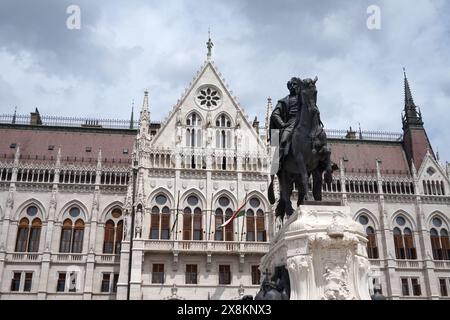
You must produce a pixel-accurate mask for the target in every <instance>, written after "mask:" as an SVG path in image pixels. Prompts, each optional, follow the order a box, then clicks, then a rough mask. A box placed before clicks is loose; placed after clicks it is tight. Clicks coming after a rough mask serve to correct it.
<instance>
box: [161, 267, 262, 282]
mask: <svg viewBox="0 0 450 320" xmlns="http://www.w3.org/2000/svg"><path fill="white" fill-rule="evenodd" d="M164 267H165V266H164V264H162V263H154V264H152V283H161V284H163V283H165V271H164ZM218 276H219V282H218V284H219V285H227V284H231V279H232V277H231V266H230V265H222V264H221V265H219V274H218ZM251 278H252V284H253V285H259V284H261V272H260V270H259V266H257V265H253V266H251ZM185 284H198V265H197V264H186V268H185Z"/></svg>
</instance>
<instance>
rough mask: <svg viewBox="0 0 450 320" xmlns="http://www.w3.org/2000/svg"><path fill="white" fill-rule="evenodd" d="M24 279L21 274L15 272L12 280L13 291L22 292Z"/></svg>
mask: <svg viewBox="0 0 450 320" xmlns="http://www.w3.org/2000/svg"><path fill="white" fill-rule="evenodd" d="M21 277H22V273H21V272H14V273H13V278H12V280H11V291H19V290H20V278H21Z"/></svg>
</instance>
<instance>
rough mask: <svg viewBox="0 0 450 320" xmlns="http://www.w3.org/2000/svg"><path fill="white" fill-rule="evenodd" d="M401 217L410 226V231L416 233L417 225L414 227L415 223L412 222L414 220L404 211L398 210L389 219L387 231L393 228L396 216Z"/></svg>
mask: <svg viewBox="0 0 450 320" xmlns="http://www.w3.org/2000/svg"><path fill="white" fill-rule="evenodd" d="M399 215H402V216H404V217H405V219H406V220H407V221H408V222H409V224H410V225H411V228H412V229H413V230H412V231H417V225H416V221H415V220H414V218H413V217H412V216H411V215H410V214H409V213H408V212H406V211H404V210H402V209H399V210H397V211H395V212H394V213H393V214H392V216H391V219H390V220H389V223H390V226H389V229H392V228H393V226H394V224H395V223H394V222H395V219H396V218H397V216H399Z"/></svg>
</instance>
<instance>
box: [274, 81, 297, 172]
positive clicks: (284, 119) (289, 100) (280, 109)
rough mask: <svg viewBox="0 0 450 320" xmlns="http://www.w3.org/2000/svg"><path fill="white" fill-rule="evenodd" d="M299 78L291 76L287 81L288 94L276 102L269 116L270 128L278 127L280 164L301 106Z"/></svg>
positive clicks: (287, 148)
mask: <svg viewBox="0 0 450 320" xmlns="http://www.w3.org/2000/svg"><path fill="white" fill-rule="evenodd" d="M300 85H301V80H300V79H299V78H295V77H293V78H291V80H289V81H288V82H287V88H288V89H289V95H287V96H286V97H284V98H283V99H281V100H278V103H277V105H276V107H275V109H274V110H273V112H272V115H271V117H270V129H279V130H280V131H281V134H280V164H281V163H283V159H284V158H285V157H286V156H287V155H288V153H289V147H290V144H291V137H292V132H293V130H294V127H295V125H296V120H297V116H298V113H299V111H300V108H301V101H300V96H299V94H298V93H299V89H300Z"/></svg>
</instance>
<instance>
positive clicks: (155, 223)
mask: <svg viewBox="0 0 450 320" xmlns="http://www.w3.org/2000/svg"><path fill="white" fill-rule="evenodd" d="M150 239H159V208H158V207H157V206H154V207H153V208H152V214H151V222H150Z"/></svg>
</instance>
